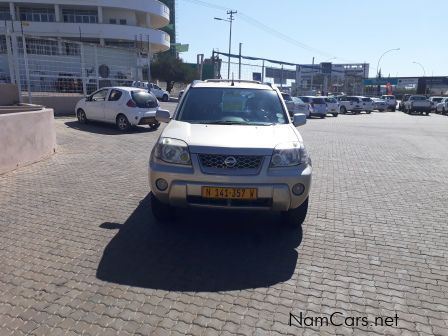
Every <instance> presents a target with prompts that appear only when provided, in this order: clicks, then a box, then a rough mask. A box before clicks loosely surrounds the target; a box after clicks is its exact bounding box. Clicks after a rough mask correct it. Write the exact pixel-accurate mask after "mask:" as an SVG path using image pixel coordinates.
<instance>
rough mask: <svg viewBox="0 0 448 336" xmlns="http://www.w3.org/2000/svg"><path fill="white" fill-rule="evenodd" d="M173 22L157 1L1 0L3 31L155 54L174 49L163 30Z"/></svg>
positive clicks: (0, 16)
mask: <svg viewBox="0 0 448 336" xmlns="http://www.w3.org/2000/svg"><path fill="white" fill-rule="evenodd" d="M169 20H170V10H169V8H168V6H166V5H165V4H163V3H162V2H160V1H157V0H133V1H120V0H96V1H87V0H14V1H4V0H0V27H1V26H2V25H3V24H5V25H6V26H7V27H6V28H8V24H9V29H10V30H14V29H16V30H17V29H21V30H23V32H24V33H25V34H27V35H32V36H40V37H52V38H53V37H55V38H60V39H64V40H77V41H80V40H81V41H83V42H94V43H98V44H100V45H105V46H121V47H131V46H132V47H134V46H136V45H137V46H138V47H140V48H141V49H144V50H148V49H149V50H150V52H151V53H158V52H161V51H166V50H168V49H169V48H170V35H169V34H168V33H166V32H164V31H162V30H161V28H162V27H165V26H167V25H168V24H169ZM13 24H14V26H13ZM148 47H149V48H148Z"/></svg>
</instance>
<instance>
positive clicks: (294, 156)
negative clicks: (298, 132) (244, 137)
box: [270, 142, 309, 168]
mask: <svg viewBox="0 0 448 336" xmlns="http://www.w3.org/2000/svg"><path fill="white" fill-rule="evenodd" d="M308 161H309V157H308V152H307V151H306V149H305V147H304V146H303V144H301V143H300V142H287V143H282V144H279V145H277V146H276V147H275V148H274V153H272V158H271V164H270V167H274V168H275V167H291V166H297V165H300V164H302V163H307V162H308Z"/></svg>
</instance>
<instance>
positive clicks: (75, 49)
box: [62, 42, 80, 56]
mask: <svg viewBox="0 0 448 336" xmlns="http://www.w3.org/2000/svg"><path fill="white" fill-rule="evenodd" d="M62 45H63V50H65V54H66V55H70V56H78V55H80V49H79V45H78V44H76V43H70V42H64V43H63V44H62Z"/></svg>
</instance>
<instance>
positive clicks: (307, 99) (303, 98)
mask: <svg viewBox="0 0 448 336" xmlns="http://www.w3.org/2000/svg"><path fill="white" fill-rule="evenodd" d="M300 99H302V101H304V102H305V103H309V102H310V100H311V99H310V98H308V97H300Z"/></svg>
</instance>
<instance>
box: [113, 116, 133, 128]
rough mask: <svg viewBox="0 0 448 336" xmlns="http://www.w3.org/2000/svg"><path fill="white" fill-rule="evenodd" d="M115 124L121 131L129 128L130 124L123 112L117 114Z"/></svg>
mask: <svg viewBox="0 0 448 336" xmlns="http://www.w3.org/2000/svg"><path fill="white" fill-rule="evenodd" d="M116 125H117V128H118V130H119V131H121V132H126V131H128V130H129V129H130V128H131V124H130V123H129V120H128V118H126V116H125V115H124V114H119V115H118V116H117V120H116Z"/></svg>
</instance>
